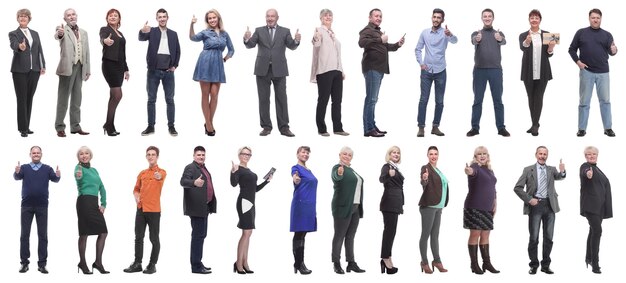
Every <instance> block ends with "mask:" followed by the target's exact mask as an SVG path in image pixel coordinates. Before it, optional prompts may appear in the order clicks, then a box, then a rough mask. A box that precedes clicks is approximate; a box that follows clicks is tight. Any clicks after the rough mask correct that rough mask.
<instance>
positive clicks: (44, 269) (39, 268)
mask: <svg viewBox="0 0 626 283" xmlns="http://www.w3.org/2000/svg"><path fill="white" fill-rule="evenodd" d="M37 270H39V272H41V273H43V274H48V270H47V269H46V267H45V266H40V267H38V268H37Z"/></svg>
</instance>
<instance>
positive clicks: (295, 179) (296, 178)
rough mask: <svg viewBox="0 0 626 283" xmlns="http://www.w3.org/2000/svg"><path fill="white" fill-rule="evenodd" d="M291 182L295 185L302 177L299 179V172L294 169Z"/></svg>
mask: <svg viewBox="0 0 626 283" xmlns="http://www.w3.org/2000/svg"><path fill="white" fill-rule="evenodd" d="M292 177H293V183H294V184H296V185H299V184H300V181H302V179H300V173H298V171H296V173H294V174H293V176H292Z"/></svg>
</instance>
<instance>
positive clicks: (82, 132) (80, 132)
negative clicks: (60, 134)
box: [70, 129, 89, 136]
mask: <svg viewBox="0 0 626 283" xmlns="http://www.w3.org/2000/svg"><path fill="white" fill-rule="evenodd" d="M70 133H72V135H73V134H79V135H81V136H86V135H88V134H89V133H88V132H85V131H83V130H82V129H80V130H78V131H71V132H70Z"/></svg>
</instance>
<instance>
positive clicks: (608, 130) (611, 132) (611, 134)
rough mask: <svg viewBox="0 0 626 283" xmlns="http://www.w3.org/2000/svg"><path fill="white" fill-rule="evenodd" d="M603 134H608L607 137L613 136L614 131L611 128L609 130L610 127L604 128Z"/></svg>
mask: <svg viewBox="0 0 626 283" xmlns="http://www.w3.org/2000/svg"><path fill="white" fill-rule="evenodd" d="M604 134H605V135H607V136H609V137H614V136H615V132H613V130H611V129H606V130H604Z"/></svg>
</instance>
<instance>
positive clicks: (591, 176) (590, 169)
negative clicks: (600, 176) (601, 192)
mask: <svg viewBox="0 0 626 283" xmlns="http://www.w3.org/2000/svg"><path fill="white" fill-rule="evenodd" d="M591 178H593V167H589V170H587V179H591Z"/></svg>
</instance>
